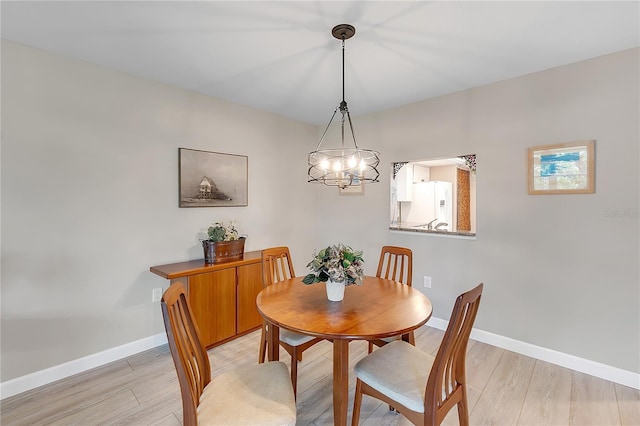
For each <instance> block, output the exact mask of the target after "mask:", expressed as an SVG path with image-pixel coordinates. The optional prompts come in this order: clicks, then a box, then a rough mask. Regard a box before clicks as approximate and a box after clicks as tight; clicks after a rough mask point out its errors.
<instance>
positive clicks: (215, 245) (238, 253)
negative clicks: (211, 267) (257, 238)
mask: <svg viewBox="0 0 640 426" xmlns="http://www.w3.org/2000/svg"><path fill="white" fill-rule="evenodd" d="M236 226H237V223H236V222H235V221H229V222H228V223H225V222H215V223H214V224H213V225H211V226H210V227H209V229H208V230H207V235H208V236H209V239H207V240H202V247H203V248H204V260H205V262H206V263H222V262H229V261H232V260H240V259H242V256H243V255H244V240H245V239H246V237H244V236H242V237H241V236H239V233H238V229H237V228H236Z"/></svg>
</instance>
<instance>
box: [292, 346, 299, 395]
mask: <svg viewBox="0 0 640 426" xmlns="http://www.w3.org/2000/svg"><path fill="white" fill-rule="evenodd" d="M299 355H300V354H299V353H298V348H296V347H294V348H293V353H292V354H291V384H292V385H293V395H294V396H297V395H298V356H299Z"/></svg>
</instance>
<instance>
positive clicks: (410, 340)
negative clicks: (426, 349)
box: [409, 331, 416, 346]
mask: <svg viewBox="0 0 640 426" xmlns="http://www.w3.org/2000/svg"><path fill="white" fill-rule="evenodd" d="M409 343H410V344H411V345H413V346H415V345H416V336H415V335H414V334H413V331H412V332H411V333H409Z"/></svg>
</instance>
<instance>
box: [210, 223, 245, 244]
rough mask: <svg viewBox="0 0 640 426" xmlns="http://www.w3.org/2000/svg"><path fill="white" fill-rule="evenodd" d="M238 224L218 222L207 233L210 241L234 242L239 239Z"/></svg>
mask: <svg viewBox="0 0 640 426" xmlns="http://www.w3.org/2000/svg"><path fill="white" fill-rule="evenodd" d="M236 225H237V223H236V222H235V221H230V222H229V223H228V224H225V223H224V222H216V223H214V224H213V225H211V226H210V227H209V230H208V231H207V233H208V234H209V240H210V241H233V240H237V239H238V238H239V236H238V230H237V229H236Z"/></svg>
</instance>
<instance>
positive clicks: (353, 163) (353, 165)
mask: <svg viewBox="0 0 640 426" xmlns="http://www.w3.org/2000/svg"><path fill="white" fill-rule="evenodd" d="M356 164H358V162H357V161H356V159H355V157H353V156H351V158H349V168H350V169H353V168H354V167H355V166H356Z"/></svg>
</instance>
